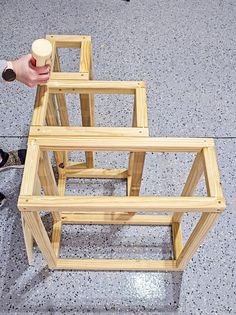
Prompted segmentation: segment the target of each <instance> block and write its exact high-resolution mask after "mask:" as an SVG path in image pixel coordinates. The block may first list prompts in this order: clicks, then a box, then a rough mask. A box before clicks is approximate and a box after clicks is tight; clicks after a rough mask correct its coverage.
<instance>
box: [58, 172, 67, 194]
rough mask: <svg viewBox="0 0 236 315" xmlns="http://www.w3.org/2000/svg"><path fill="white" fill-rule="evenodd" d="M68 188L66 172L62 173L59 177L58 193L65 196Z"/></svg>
mask: <svg viewBox="0 0 236 315" xmlns="http://www.w3.org/2000/svg"><path fill="white" fill-rule="evenodd" d="M65 189H66V176H65V173H60V174H59V177H58V193H59V195H60V196H64V194H65Z"/></svg>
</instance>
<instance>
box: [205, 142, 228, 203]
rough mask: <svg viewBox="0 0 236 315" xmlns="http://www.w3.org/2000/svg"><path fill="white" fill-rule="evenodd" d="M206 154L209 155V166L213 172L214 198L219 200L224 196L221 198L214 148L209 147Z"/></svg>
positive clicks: (221, 192)
mask: <svg viewBox="0 0 236 315" xmlns="http://www.w3.org/2000/svg"><path fill="white" fill-rule="evenodd" d="M208 153H209V155H210V159H211V166H212V168H213V172H214V180H215V191H216V196H217V197H218V198H219V199H223V198H224V196H223V191H222V186H221V181H220V174H219V168H218V163H217V156H216V148H215V147H210V148H209V150H208Z"/></svg>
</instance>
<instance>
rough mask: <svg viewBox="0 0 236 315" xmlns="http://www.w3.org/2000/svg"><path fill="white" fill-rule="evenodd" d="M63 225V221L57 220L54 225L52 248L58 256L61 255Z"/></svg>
mask: <svg viewBox="0 0 236 315" xmlns="http://www.w3.org/2000/svg"><path fill="white" fill-rule="evenodd" d="M61 225H62V224H61V221H56V222H54V223H53V225H52V248H53V250H54V253H55V256H56V257H59V252H60V242H61Z"/></svg>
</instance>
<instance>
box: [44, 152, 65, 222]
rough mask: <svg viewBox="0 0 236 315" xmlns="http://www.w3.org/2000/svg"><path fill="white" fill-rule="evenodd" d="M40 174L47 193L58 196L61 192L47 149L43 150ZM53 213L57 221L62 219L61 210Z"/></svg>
mask: <svg viewBox="0 0 236 315" xmlns="http://www.w3.org/2000/svg"><path fill="white" fill-rule="evenodd" d="M38 174H39V179H40V182H41V185H42V188H43V190H44V193H45V195H50V196H58V195H59V193H58V189H57V184H56V180H55V176H54V173H53V169H52V166H51V163H50V161H49V157H48V153H47V152H45V151H43V152H41V156H40V159H39V169H38ZM52 215H53V219H54V220H55V221H60V220H61V216H60V213H59V212H52Z"/></svg>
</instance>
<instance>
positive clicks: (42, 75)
mask: <svg viewBox="0 0 236 315" xmlns="http://www.w3.org/2000/svg"><path fill="white" fill-rule="evenodd" d="M37 79H38V80H44V81H47V80H49V74H40V75H39V76H38V77H37Z"/></svg>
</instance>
